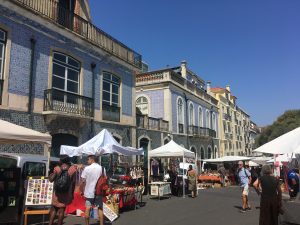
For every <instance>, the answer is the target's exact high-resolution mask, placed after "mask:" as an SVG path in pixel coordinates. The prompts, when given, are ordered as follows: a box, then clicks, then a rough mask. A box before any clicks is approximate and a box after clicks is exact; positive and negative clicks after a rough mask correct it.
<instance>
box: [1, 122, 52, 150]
mask: <svg viewBox="0 0 300 225" xmlns="http://www.w3.org/2000/svg"><path fill="white" fill-rule="evenodd" d="M51 140H52V137H51V135H50V134H45V133H40V132H38V131H35V130H31V129H29V128H26V127H22V126H19V125H16V124H13V123H10V122H7V121H4V120H0V144H28V143H41V144H46V145H48V146H50V145H51Z"/></svg>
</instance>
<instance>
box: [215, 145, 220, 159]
mask: <svg viewBox="0 0 300 225" xmlns="http://www.w3.org/2000/svg"><path fill="white" fill-rule="evenodd" d="M218 157H219V155H218V147H217V146H215V149H214V158H218Z"/></svg>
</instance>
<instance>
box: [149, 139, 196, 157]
mask: <svg viewBox="0 0 300 225" xmlns="http://www.w3.org/2000/svg"><path fill="white" fill-rule="evenodd" d="M148 154H149V157H150V158H151V157H158V158H162V157H184V158H195V153H194V152H192V151H190V150H187V149H185V148H184V147H182V146H180V145H178V144H177V143H176V142H174V141H173V140H171V141H170V142H169V143H167V144H165V145H163V146H161V147H159V148H156V149H154V150H151V151H149V153H148Z"/></svg>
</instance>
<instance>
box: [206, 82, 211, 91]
mask: <svg viewBox="0 0 300 225" xmlns="http://www.w3.org/2000/svg"><path fill="white" fill-rule="evenodd" d="M210 87H211V81H207V82H206V90H207V93H210Z"/></svg>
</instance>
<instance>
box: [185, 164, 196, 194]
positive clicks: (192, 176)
mask: <svg viewBox="0 0 300 225" xmlns="http://www.w3.org/2000/svg"><path fill="white" fill-rule="evenodd" d="M187 177H188V187H189V191H191V193H192V198H195V197H196V195H197V194H196V193H197V175H196V171H195V170H194V169H193V166H192V165H189V169H188V171H187Z"/></svg>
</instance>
